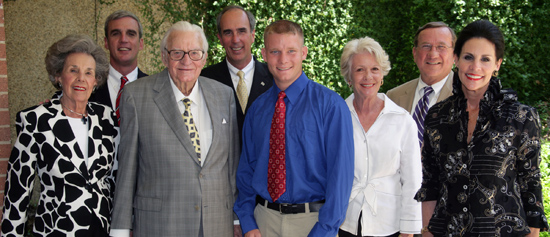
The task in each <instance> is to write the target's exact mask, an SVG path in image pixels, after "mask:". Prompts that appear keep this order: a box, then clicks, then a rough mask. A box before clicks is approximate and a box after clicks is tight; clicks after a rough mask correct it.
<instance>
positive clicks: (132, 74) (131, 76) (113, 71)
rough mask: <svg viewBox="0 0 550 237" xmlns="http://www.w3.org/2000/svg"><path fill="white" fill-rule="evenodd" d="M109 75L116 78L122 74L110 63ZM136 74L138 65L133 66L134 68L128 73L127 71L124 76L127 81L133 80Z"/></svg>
mask: <svg viewBox="0 0 550 237" xmlns="http://www.w3.org/2000/svg"><path fill="white" fill-rule="evenodd" d="M109 75H110V76H111V77H113V78H118V79H120V78H121V77H122V76H123V75H122V74H121V73H120V72H118V71H117V70H116V69H115V68H114V67H113V66H112V65H111V64H109ZM137 76H138V67H136V68H134V70H133V71H132V72H130V73H128V75H126V78H128V81H129V82H130V81H135V80H136V79H137Z"/></svg>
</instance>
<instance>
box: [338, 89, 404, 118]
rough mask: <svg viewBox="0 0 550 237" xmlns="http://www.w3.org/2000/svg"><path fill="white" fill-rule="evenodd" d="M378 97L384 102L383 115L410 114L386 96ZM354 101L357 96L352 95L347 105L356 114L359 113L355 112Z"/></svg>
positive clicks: (381, 94) (379, 94)
mask: <svg viewBox="0 0 550 237" xmlns="http://www.w3.org/2000/svg"><path fill="white" fill-rule="evenodd" d="M376 96H377V97H378V98H379V99H381V100H383V101H384V108H382V111H380V114H381V115H382V114H385V113H405V114H408V112H407V111H406V110H404V109H403V108H401V107H400V106H399V105H397V104H396V103H395V102H393V101H392V100H391V99H390V98H389V97H388V96H387V95H386V94H384V93H377V94H376ZM353 99H355V95H354V94H351V95H350V96H349V97H348V98H347V99H346V104H347V105H348V107H349V110H350V111H352V112H354V113H357V112H356V111H355V107H354V106H353Z"/></svg>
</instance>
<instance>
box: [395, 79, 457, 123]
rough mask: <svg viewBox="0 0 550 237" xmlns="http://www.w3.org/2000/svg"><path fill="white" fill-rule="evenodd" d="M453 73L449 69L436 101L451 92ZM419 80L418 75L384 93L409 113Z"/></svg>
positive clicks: (444, 97)
mask: <svg viewBox="0 0 550 237" xmlns="http://www.w3.org/2000/svg"><path fill="white" fill-rule="evenodd" d="M453 75H454V72H453V71H451V73H450V74H449V78H447V81H446V82H445V85H443V88H441V92H440V93H439V97H438V98H437V102H439V101H442V100H444V99H447V97H449V96H451V95H452V94H453ZM419 80H420V77H419V78H416V79H414V80H410V81H408V82H405V83H403V84H402V85H400V86H398V87H395V88H393V89H391V90H389V91H388V92H387V93H386V95H387V96H388V97H389V98H390V99H391V100H392V101H393V102H395V103H396V104H397V105H399V106H401V107H402V108H404V109H406V110H407V111H409V113H411V110H412V109H413V108H412V105H413V100H414V93H415V91H416V87H417V86H418V81H419ZM411 114H412V113H411Z"/></svg>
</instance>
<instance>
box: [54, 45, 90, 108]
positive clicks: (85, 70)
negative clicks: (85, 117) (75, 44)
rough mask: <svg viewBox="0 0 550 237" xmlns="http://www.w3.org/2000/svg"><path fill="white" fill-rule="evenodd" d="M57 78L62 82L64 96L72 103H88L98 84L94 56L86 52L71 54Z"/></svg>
mask: <svg viewBox="0 0 550 237" xmlns="http://www.w3.org/2000/svg"><path fill="white" fill-rule="evenodd" d="M55 80H56V81H57V82H58V83H61V87H62V90H63V97H66V98H67V99H68V100H70V101H71V102H72V103H87V102H88V98H90V95H91V94H92V91H93V90H94V86H96V85H97V81H96V78H95V60H94V58H93V57H92V56H91V55H89V54H86V53H72V54H69V55H68V56H67V58H66V59H65V65H64V66H63V71H62V72H61V74H60V75H59V76H57V77H56V78H55Z"/></svg>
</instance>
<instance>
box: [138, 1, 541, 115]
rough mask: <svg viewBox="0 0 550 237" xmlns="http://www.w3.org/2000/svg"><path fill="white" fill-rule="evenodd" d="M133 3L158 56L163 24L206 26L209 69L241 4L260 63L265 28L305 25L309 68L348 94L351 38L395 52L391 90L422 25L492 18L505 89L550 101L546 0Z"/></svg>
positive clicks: (406, 73)
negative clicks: (344, 60) (219, 33)
mask: <svg viewBox="0 0 550 237" xmlns="http://www.w3.org/2000/svg"><path fill="white" fill-rule="evenodd" d="M134 1H135V2H136V3H137V5H138V6H139V7H140V8H141V10H140V11H141V13H142V15H143V16H144V17H143V19H142V20H143V21H144V22H147V24H146V25H148V29H146V32H147V33H146V35H145V39H147V42H146V43H147V44H152V45H154V46H155V47H154V48H153V51H154V52H153V55H159V52H158V49H157V48H158V47H157V45H158V42H159V41H160V39H159V37H160V36H159V34H158V33H159V29H161V27H159V26H161V25H162V23H164V22H172V23H173V22H176V21H178V20H182V19H184V20H188V21H190V22H192V23H195V24H199V25H201V26H203V28H204V29H205V31H206V34H207V37H208V40H209V44H210V45H211V50H210V51H209V59H208V64H212V63H216V62H219V61H220V60H221V59H222V58H223V57H224V52H223V48H222V47H221V45H220V44H219V43H218V40H217V38H216V37H215V35H216V25H215V24H216V23H215V18H216V16H217V14H218V13H219V12H220V11H221V9H222V8H223V7H225V6H227V5H229V4H237V5H241V6H243V7H245V8H246V9H248V10H250V11H251V12H252V13H253V14H254V15H255V16H256V17H257V19H258V24H257V29H256V41H255V46H254V54H255V55H256V56H258V57H260V58H261V55H260V48H261V47H262V46H263V43H262V42H263V39H262V35H263V29H264V28H265V27H266V25H268V24H269V23H271V22H272V21H274V20H277V19H289V20H293V21H296V22H298V23H299V24H300V25H301V26H302V27H303V28H304V33H305V37H306V45H307V46H308V48H309V55H308V59H307V60H306V62H305V65H304V71H305V72H306V73H307V74H308V76H310V78H312V79H313V80H315V81H317V82H320V83H322V84H324V85H325V86H327V87H329V88H331V89H333V90H335V91H336V92H338V93H339V94H341V95H342V96H343V97H347V96H348V95H349V94H350V93H351V90H349V88H347V87H346V85H345V83H344V82H343V79H342V77H341V76H340V70H339V67H338V65H339V61H340V55H341V51H342V48H343V46H344V45H345V43H346V42H348V41H349V40H351V39H353V38H358V37H363V36H366V35H368V36H370V37H373V38H374V39H376V40H377V41H379V42H380V44H381V45H382V47H384V49H385V50H386V51H387V52H388V54H389V55H390V61H391V62H392V70H391V71H390V73H389V74H388V75H387V76H386V78H385V80H384V81H385V84H384V85H383V87H382V89H381V91H382V92H385V91H387V90H389V89H391V88H393V87H395V86H397V85H399V84H402V83H404V82H406V81H408V80H410V79H413V78H415V77H417V76H418V70H417V68H416V65H415V64H414V61H413V58H412V41H413V40H412V39H413V36H414V33H415V31H416V29H417V28H418V27H419V26H421V25H423V24H425V23H427V22H429V21H444V22H446V23H447V24H449V26H451V27H453V28H454V29H456V31H457V32H460V30H461V29H462V28H463V27H464V26H465V25H466V24H468V23H470V22H472V21H474V20H477V19H482V18H483V19H489V20H490V21H492V22H494V23H495V24H497V25H499V26H500V27H501V30H502V32H503V33H504V35H505V39H506V47H507V48H506V55H505V59H504V62H503V65H502V70H500V75H501V78H502V83H503V86H504V87H511V88H513V89H515V90H516V91H517V92H518V94H519V98H520V101H522V102H524V103H527V104H530V105H535V103H537V102H539V101H547V100H548V99H547V98H549V97H550V88H548V85H549V84H550V81H549V80H550V77H549V75H550V71H549V70H550V69H548V65H550V57H548V56H547V55H546V53H547V52H550V44H548V43H547V42H549V41H550V34H548V32H550V24H544V23H545V22H547V19H549V18H550V3H549V2H546V1H544V0H534V1H532V0H511V1H495V0H481V1H479V0H450V1H439V0H423V1H422V0H413V1H401V0H376V1H373V0H305V1H295V0H275V1H271V0H269V1H268V0H250V1H244V0H242V1H225V0H220V1H212V0H187V1H185V3H186V4H182V2H181V0H164V1H157V0H134ZM186 9H188V10H186ZM158 13H161V14H158ZM159 16H160V17H159ZM160 33H163V32H160ZM155 60H157V61H154V63H153V64H154V65H155V67H156V68H157V69H158V71H160V70H161V69H162V64H161V63H160V57H157V59H155ZM152 73H154V72H152Z"/></svg>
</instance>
